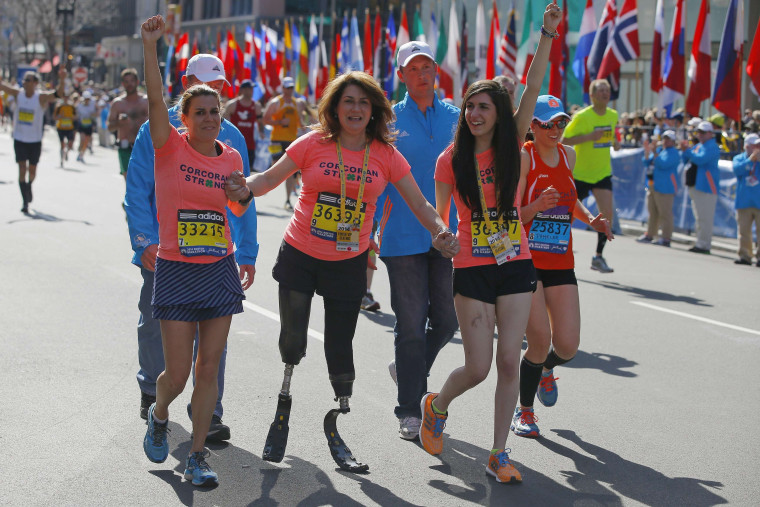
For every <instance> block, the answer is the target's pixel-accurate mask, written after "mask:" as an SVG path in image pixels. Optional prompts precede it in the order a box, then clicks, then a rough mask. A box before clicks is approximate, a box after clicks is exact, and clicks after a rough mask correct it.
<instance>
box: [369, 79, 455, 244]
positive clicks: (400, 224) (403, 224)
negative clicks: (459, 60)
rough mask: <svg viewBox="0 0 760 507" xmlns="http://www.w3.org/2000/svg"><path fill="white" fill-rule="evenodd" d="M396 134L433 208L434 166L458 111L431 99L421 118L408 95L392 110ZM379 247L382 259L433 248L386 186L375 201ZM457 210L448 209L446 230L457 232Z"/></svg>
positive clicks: (448, 141)
mask: <svg viewBox="0 0 760 507" xmlns="http://www.w3.org/2000/svg"><path fill="white" fill-rule="evenodd" d="M393 112H394V113H395V114H396V122H395V124H394V125H393V128H395V129H396V130H397V131H398V135H397V139H396V148H397V149H398V151H399V152H401V154H402V155H403V156H404V158H406V160H407V161H408V162H409V165H410V166H412V170H411V172H412V176H413V177H414V180H415V181H416V182H417V185H418V186H419V187H420V190H421V191H422V195H424V196H425V199H427V200H428V202H430V204H432V205H433V206H435V179H434V175H435V163H436V161H437V160H438V156H439V155H440V154H441V153H442V152H443V150H445V149H446V147H447V146H448V145H449V144H451V142H452V141H453V139H454V130H455V129H456V125H457V121H458V120H459V108H458V107H456V106H452V105H451V104H447V103H445V102H443V101H441V100H440V99H439V98H438V96H436V97H435V98H434V99H433V106H432V107H428V108H427V111H426V113H425V114H422V111H420V108H419V107H417V104H416V103H415V102H414V100H412V98H411V97H409V94H408V93H407V94H406V96H405V97H404V100H402V101H401V102H399V103H397V104H396V105H395V106H393ZM375 220H376V221H378V223H379V225H378V245H379V246H380V256H381V257H394V256H399V255H415V254H420V253H424V252H427V251H429V250H430V248H431V247H432V246H433V242H432V239H431V237H430V232H428V230H427V229H425V227H423V226H422V224H420V223H419V222H418V221H417V218H416V217H415V216H414V213H412V210H410V209H409V206H407V204H406V202H405V201H404V198H403V197H401V194H399V192H398V190H396V187H394V186H393V185H388V186H387V187H385V190H384V191H383V193H382V194H381V195H380V197H378V199H377V211H376V212H375ZM456 224H457V220H456V208H455V207H454V206H453V204H452V206H451V213H450V218H449V227H450V228H451V230H454V231H456Z"/></svg>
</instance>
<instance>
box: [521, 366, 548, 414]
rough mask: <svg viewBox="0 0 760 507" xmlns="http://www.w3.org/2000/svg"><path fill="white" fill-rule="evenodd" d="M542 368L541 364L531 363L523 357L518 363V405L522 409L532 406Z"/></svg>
mask: <svg viewBox="0 0 760 507" xmlns="http://www.w3.org/2000/svg"><path fill="white" fill-rule="evenodd" d="M543 367H544V364H543V363H539V364H535V363H531V362H530V361H528V360H527V359H525V358H524V357H523V358H522V361H520V405H522V406H523V407H532V406H533V402H534V400H535V399H536V389H538V383H539V381H540V380H541V371H542V370H543Z"/></svg>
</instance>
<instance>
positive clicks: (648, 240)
mask: <svg viewBox="0 0 760 507" xmlns="http://www.w3.org/2000/svg"><path fill="white" fill-rule="evenodd" d="M636 242H637V243H651V242H652V236H649V235H647V234H642V235H641V236H639V237H638V238H636Z"/></svg>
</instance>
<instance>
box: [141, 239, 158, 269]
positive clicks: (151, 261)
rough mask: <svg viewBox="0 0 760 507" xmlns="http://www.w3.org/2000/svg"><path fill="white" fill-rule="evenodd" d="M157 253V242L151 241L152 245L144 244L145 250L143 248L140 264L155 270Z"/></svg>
mask: <svg viewBox="0 0 760 507" xmlns="http://www.w3.org/2000/svg"><path fill="white" fill-rule="evenodd" d="M157 254H158V245H157V244H155V243H153V244H152V245H148V246H146V247H145V250H143V253H142V255H141V256H140V264H142V266H143V267H144V268H145V269H147V270H148V271H155V270H156V255H157Z"/></svg>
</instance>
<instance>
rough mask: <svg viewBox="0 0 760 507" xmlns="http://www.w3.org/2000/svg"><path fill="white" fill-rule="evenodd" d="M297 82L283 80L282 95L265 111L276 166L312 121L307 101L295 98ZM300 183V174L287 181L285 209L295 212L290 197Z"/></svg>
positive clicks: (265, 121)
mask: <svg viewBox="0 0 760 507" xmlns="http://www.w3.org/2000/svg"><path fill="white" fill-rule="evenodd" d="M294 93H295V81H294V80H293V78H292V77H290V76H287V77H285V78H284V79H283V80H282V94H281V95H277V96H276V97H274V98H273V99H272V100H270V101H269V104H267V107H266V110H265V111H264V123H265V124H266V125H270V126H271V127H272V136H271V139H272V142H271V144H270V145H269V151H270V152H271V153H272V164H273V165H274V164H275V163H276V162H277V161H278V160H280V157H282V156H283V155H284V154H285V150H286V149H287V147H288V146H290V143H292V142H293V141H295V140H296V139H297V138H298V130H299V129H300V128H301V126H302V125H304V124H306V123H308V122H310V121H312V120H313V119H314V116H313V115H312V113H311V111H310V110H309V107H308V106H307V105H306V101H305V100H304V99H302V98H300V97H295V96H294V95H293V94H294ZM297 183H298V174H297V173H296V174H293V175H292V176H290V177H288V179H286V180H285V209H286V210H289V211H293V205H292V204H291V203H290V195H291V194H292V193H293V192H295V190H296V184H297Z"/></svg>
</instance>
